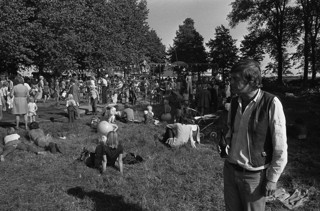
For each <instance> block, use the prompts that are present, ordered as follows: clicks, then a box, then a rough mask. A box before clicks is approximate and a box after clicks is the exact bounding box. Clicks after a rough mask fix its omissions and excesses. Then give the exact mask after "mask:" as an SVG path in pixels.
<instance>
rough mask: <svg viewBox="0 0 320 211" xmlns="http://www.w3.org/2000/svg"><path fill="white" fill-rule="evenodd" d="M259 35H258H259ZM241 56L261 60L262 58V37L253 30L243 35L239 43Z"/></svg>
mask: <svg viewBox="0 0 320 211" xmlns="http://www.w3.org/2000/svg"><path fill="white" fill-rule="evenodd" d="M259 35H260V36H259ZM240 52H241V57H242V58H251V59H254V60H256V61H258V62H261V61H262V60H263V58H264V50H263V38H262V37H261V33H257V32H255V31H253V32H251V33H249V34H248V35H245V36H244V39H243V40H242V41H241V44H240Z"/></svg>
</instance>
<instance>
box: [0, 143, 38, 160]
mask: <svg viewBox="0 0 320 211" xmlns="http://www.w3.org/2000/svg"><path fill="white" fill-rule="evenodd" d="M16 149H19V150H23V151H27V152H33V153H37V152H38V151H39V150H37V149H36V148H35V147H34V146H32V145H29V144H26V143H23V142H21V143H19V144H17V145H16V146H13V145H9V146H5V147H4V148H3V152H2V154H1V155H3V157H6V156H7V155H9V154H10V153H12V152H13V151H14V150H16Z"/></svg>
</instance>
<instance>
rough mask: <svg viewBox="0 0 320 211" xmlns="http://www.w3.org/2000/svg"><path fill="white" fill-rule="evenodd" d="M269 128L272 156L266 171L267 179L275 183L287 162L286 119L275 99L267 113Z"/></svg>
mask: <svg viewBox="0 0 320 211" xmlns="http://www.w3.org/2000/svg"><path fill="white" fill-rule="evenodd" d="M269 119H270V121H269V127H270V129H271V134H272V145H273V155H272V161H271V164H270V166H269V167H268V169H267V179H268V180H269V181H272V182H277V181H278V179H279V177H280V175H281V173H282V172H283V170H284V168H285V166H286V164H287V162H288V145H287V135H286V134H287V133H286V118H285V115H284V111H283V107H282V104H281V102H280V100H279V99H278V98H277V97H275V98H274V100H273V102H272V105H271V108H270V111H269Z"/></svg>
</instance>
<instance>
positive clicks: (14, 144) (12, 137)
mask: <svg viewBox="0 0 320 211" xmlns="http://www.w3.org/2000/svg"><path fill="white" fill-rule="evenodd" d="M3 142H4V147H3V152H2V153H1V155H0V162H3V161H4V158H5V157H6V156H7V155H9V154H10V153H12V152H13V151H15V150H16V149H19V150H23V151H28V152H33V153H35V154H44V152H43V151H39V150H37V149H36V148H35V147H34V146H32V145H29V144H27V143H25V142H23V141H21V140H20V135H19V134H17V133H16V131H15V129H14V128H13V127H10V128H8V129H7V135H6V136H5V137H4V140H3Z"/></svg>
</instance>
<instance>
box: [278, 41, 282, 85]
mask: <svg viewBox="0 0 320 211" xmlns="http://www.w3.org/2000/svg"><path fill="white" fill-rule="evenodd" d="M277 49H278V55H277V60H278V61H277V62H278V84H283V79H282V73H283V49H282V38H280V39H279V40H278V43H277Z"/></svg>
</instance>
